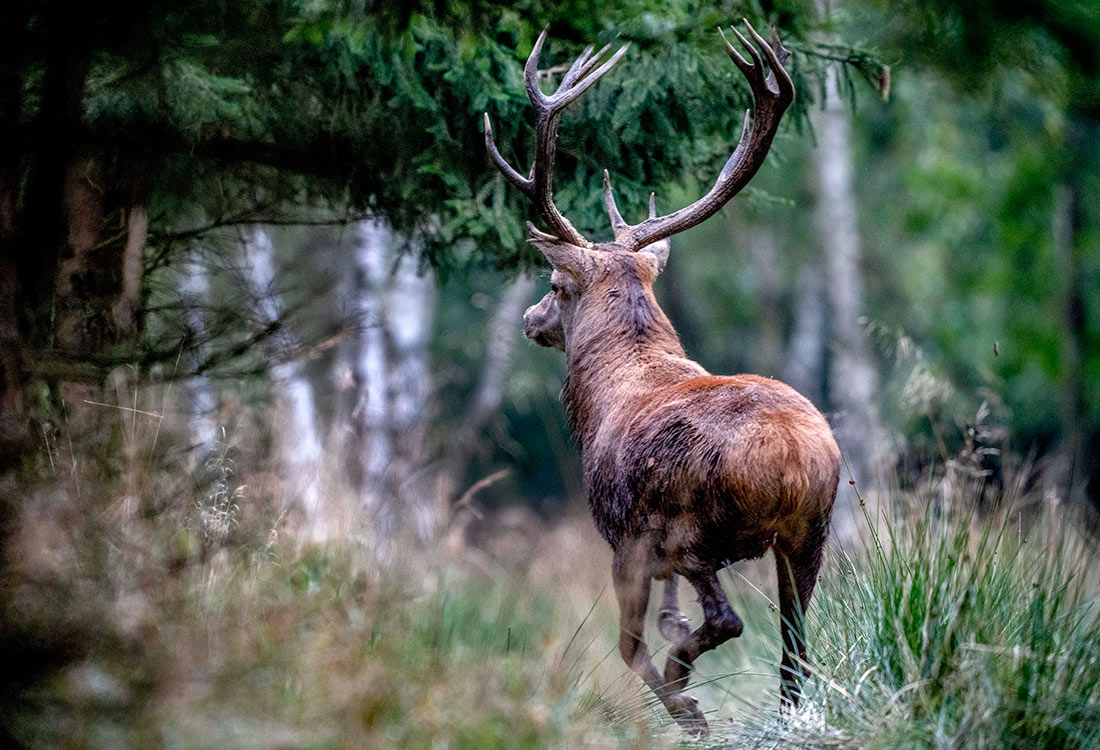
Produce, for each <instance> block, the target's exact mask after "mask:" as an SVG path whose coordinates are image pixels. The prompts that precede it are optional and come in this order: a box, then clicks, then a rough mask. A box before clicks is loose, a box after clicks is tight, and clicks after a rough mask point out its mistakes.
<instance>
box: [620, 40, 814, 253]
mask: <svg viewBox="0 0 1100 750" xmlns="http://www.w3.org/2000/svg"><path fill="white" fill-rule="evenodd" d="M745 26H746V27H747V28H748V30H749V34H750V35H751V36H752V38H753V40H754V41H755V42H756V44H757V45H758V46H759V47H760V48H761V49H763V51H764V56H765V57H766V58H767V60H768V65H769V67H770V68H771V72H770V73H769V74H768V75H767V76H765V75H764V64H763V62H762V61H761V59H760V53H759V52H758V51H757V49H756V47H754V46H753V45H752V44H751V43H750V42H749V40H747V39H746V38H745V37H744V36H742V35H741V33H740V32H739V31H737V29H736V28H734V27H732V26H731V27H730V29H731V30H732V31H733V33H734V34H736V35H737V38H738V40H740V42H741V44H743V45H744V46H745V49H747V50H748V52H749V56H750V57H751V58H752V62H751V63H750V62H748V61H747V60H745V58H743V57H742V56H741V55H740V53H738V51H737V50H736V49H734V47H733V45H732V44H730V42H729V40H728V39H726V35H725V34H724V33H722V29H721V28H719V29H718V33H719V34H721V35H722V40H723V41H725V43H726V51H727V52H728V53H729V56H730V59H731V60H733V62H734V64H735V65H736V66H737V67H738V68H739V69H740V70H741V72H742V73H743V74H744V75H745V78H746V79H748V82H749V87H750V88H751V89H752V94H753V100H754V106H753V109H754V110H755V113H756V114H755V117H752V128H751V129H750V128H749V115H750V113H749V112H748V111H746V112H745V124H744V126H743V127H742V131H741V140H740V141H739V142H738V144H737V148H736V149H734V152H733V155H732V156H730V158H729V161H727V162H726V166H725V167H723V168H722V171H721V173H719V175H718V180H717V181H716V182H715V183H714V187H712V188H711V189H710V191H709V192H708V193H707V194H706V195H704V196H703V197H702V198H700V199H699V200H697V201H695V202H694V203H692V204H691V205H690V206H686V207H684V208H681V209H680V210H679V211H675V212H673V213H671V214H668V215H667V216H659V217H654V216H653V212H652V201H651V203H650V205H651V210H650V218H649V219H646V220H645V221H643V222H641V223H640V224H636V225H633V226H632V225H629V224H627V223H626V222H625V221H623V217H622V215H621V214H620V213H619V209H618V207H617V206H616V205H615V196H614V194H613V193H612V190H611V181H610V179H609V178H608V177H607V173H606V172H604V201H605V202H606V204H607V213H608V215H609V216H610V217H611V226H612V229H613V230H614V232H615V242H617V243H618V244H620V245H622V246H624V247H626V248H627V249H629V250H641V249H642V248H643V247H645V246H647V245H651V244H653V243H655V242H659V241H661V240H665V239H667V238H669V237H671V236H672V235H674V234H677V233H679V232H682V231H684V230H685V229H689V228H691V227H693V226H695V225H696V224H699V223H701V222H703V221H705V220H706V219H709V218H710V217H711V216H713V215H714V214H715V213H716V212H717V211H718V209H720V208H721V207H722V206H724V205H725V204H726V203H727V202H729V200H730V199H731V198H732V197H733V196H735V195H737V193H739V192H740V191H741V189H742V188H743V187H745V185H747V184H748V182H749V180H751V179H752V177H753V175H755V174H756V171H757V170H758V169H760V165H761V164H763V163H764V157H766V156H767V155H768V149H769V148H770V147H771V143H772V139H773V138H774V137H775V131H776V130H777V128H778V127H779V120H780V118H781V117H782V116H783V113H784V112H785V111H786V110H787V107H788V106H790V103H791V102H792V101H793V100H794V83H793V82H792V81H791V77H790V75H788V73H787V71H786V70H784V68H783V64H784V63H785V62H786V61H787V58H788V57H789V56H790V54H791V53H790V51H789V50H787V49H785V48H784V47H783V45H782V44H781V43H780V41H779V35H778V34H777V33H776V32H775V29H772V43H771V45H769V44H768V43H767V42H766V41H764V39H763V37H761V36H760V35H759V34H757V33H756V29H754V28H753V27H752V25H751V24H750V23H749V22H748V21H745Z"/></svg>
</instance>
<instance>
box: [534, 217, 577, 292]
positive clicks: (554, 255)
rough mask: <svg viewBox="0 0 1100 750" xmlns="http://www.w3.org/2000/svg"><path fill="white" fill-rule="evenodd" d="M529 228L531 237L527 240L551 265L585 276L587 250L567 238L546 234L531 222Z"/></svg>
mask: <svg viewBox="0 0 1100 750" xmlns="http://www.w3.org/2000/svg"><path fill="white" fill-rule="evenodd" d="M527 229H528V231H530V233H531V238H530V239H528V240H527V241H528V242H530V243H531V244H532V245H534V246H535V247H537V248H538V249H539V252H541V253H542V254H543V255H544V256H545V257H546V260H548V261H550V265H551V266H553V267H554V268H556V269H557V270H559V271H565V272H566V273H568V274H569V275H570V276H573V277H574V278H578V279H580V278H584V267H585V250H584V248H583V247H577V246H576V245H573V244H571V243H569V242H566V241H565V240H560V239H558V238H557V237H554V236H553V235H550V234H546V233H545V232H541V231H539V230H538V229H536V228H535V226H534V225H533V224H531V223H530V222H528V223H527Z"/></svg>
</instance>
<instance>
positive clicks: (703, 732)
mask: <svg viewBox="0 0 1100 750" xmlns="http://www.w3.org/2000/svg"><path fill="white" fill-rule="evenodd" d="M665 706H667V707H668V712H669V714H671V715H672V718H673V719H675V720H676V723H677V724H679V725H680V727H681V728H682V729H683V730H684V731H685V732H687V733H688V734H690V735H692V736H693V737H705V736H707V735H708V734H710V728H709V727H708V726H707V720H706V719H705V718H703V712H702V711H700V710H699V701H698V700H696V699H695V698H693V697H691V696H690V695H684V694H683V693H674V694H673V695H670V696H668V698H667V699H666V700H665Z"/></svg>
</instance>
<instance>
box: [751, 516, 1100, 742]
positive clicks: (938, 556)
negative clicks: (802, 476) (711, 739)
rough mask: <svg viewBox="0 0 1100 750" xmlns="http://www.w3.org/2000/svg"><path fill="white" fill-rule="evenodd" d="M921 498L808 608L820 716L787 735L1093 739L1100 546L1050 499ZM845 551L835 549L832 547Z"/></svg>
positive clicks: (768, 727)
mask: <svg viewBox="0 0 1100 750" xmlns="http://www.w3.org/2000/svg"><path fill="white" fill-rule="evenodd" d="M953 505H954V507H955V508H956V510H954V511H946V510H943V509H942V508H941V507H940V506H939V505H938V504H936V503H933V502H927V503H925V504H924V505H917V506H916V507H915V508H914V509H913V510H912V512H911V513H910V514H909V515H908V516H907V517H906V516H901V515H895V516H894V517H893V518H892V519H890V520H888V521H883V522H881V523H880V524H878V526H879V528H880V529H881V530H880V531H878V532H875V531H872V530H869V534H870V535H871V537H872V544H871V545H870V546H869V547H868V548H866V549H865V550H863V551H860V552H859V553H855V554H852V555H850V556H848V555H844V556H840V557H839V560H836V562H835V563H834V565H835V567H834V569H833V570H832V571H831V572H830V573H829V574H827V575H826V576H825V577H824V579H823V581H822V583H821V585H820V587H819V591H818V595H817V597H816V600H815V602H814V605H813V609H812V611H811V618H810V619H811V623H812V629H811V632H812V633H813V635H812V638H813V645H814V647H815V648H814V650H815V652H816V654H817V656H816V662H817V671H818V679H817V680H816V681H815V682H816V684H815V685H814V687H813V693H812V696H811V706H810V708H809V709H808V711H807V714H808V716H810V717H812V720H809V721H806V722H802V723H803V724H804V726H799V724H800V722H799V721H792V722H787V723H785V724H784V723H781V722H779V721H778V720H776V721H752V720H749V721H746V722H745V723H744V726H743V727H742V730H743V731H745V732H747V733H751V734H755V735H763V736H768V737H774V738H778V739H782V740H783V741H782V742H780V743H779V745H780V746H792V747H793V746H802V745H806V746H815V745H816V746H825V747H864V748H940V747H966V748H1092V747H1098V746H1100V610H1098V609H1097V606H1096V600H1095V594H1096V586H1095V575H1094V573H1093V570H1094V568H1095V557H1094V555H1093V554H1092V553H1091V551H1090V550H1089V549H1088V548H1087V545H1086V544H1085V542H1084V541H1083V540H1082V539H1080V538H1079V537H1078V536H1077V534H1076V533H1075V532H1074V530H1073V529H1072V528H1070V525H1069V524H1068V523H1067V524H1063V523H1060V518H1059V513H1058V511H1057V509H1048V510H1046V511H1043V512H1037V510H1036V509H1035V508H1029V509H1028V514H1027V515H1028V516H1030V517H1031V518H1030V520H1028V521H1025V520H1023V519H1024V517H1025V516H1024V514H1023V513H1021V512H1015V513H1014V512H1013V511H1012V509H1005V510H1004V512H1001V513H995V514H993V515H992V516H983V515H981V514H979V512H978V511H977V510H976V508H975V505H974V504H972V503H967V502H965V498H959V497H956V498H954V503H953ZM834 559H836V558H834Z"/></svg>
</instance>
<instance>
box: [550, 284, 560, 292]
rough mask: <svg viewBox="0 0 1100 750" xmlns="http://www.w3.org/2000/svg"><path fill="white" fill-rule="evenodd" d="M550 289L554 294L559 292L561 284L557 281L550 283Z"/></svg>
mask: <svg viewBox="0 0 1100 750" xmlns="http://www.w3.org/2000/svg"><path fill="white" fill-rule="evenodd" d="M550 291H551V292H553V293H554V294H561V291H562V288H561V284H558V283H557V282H555V283H552V284H550Z"/></svg>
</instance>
